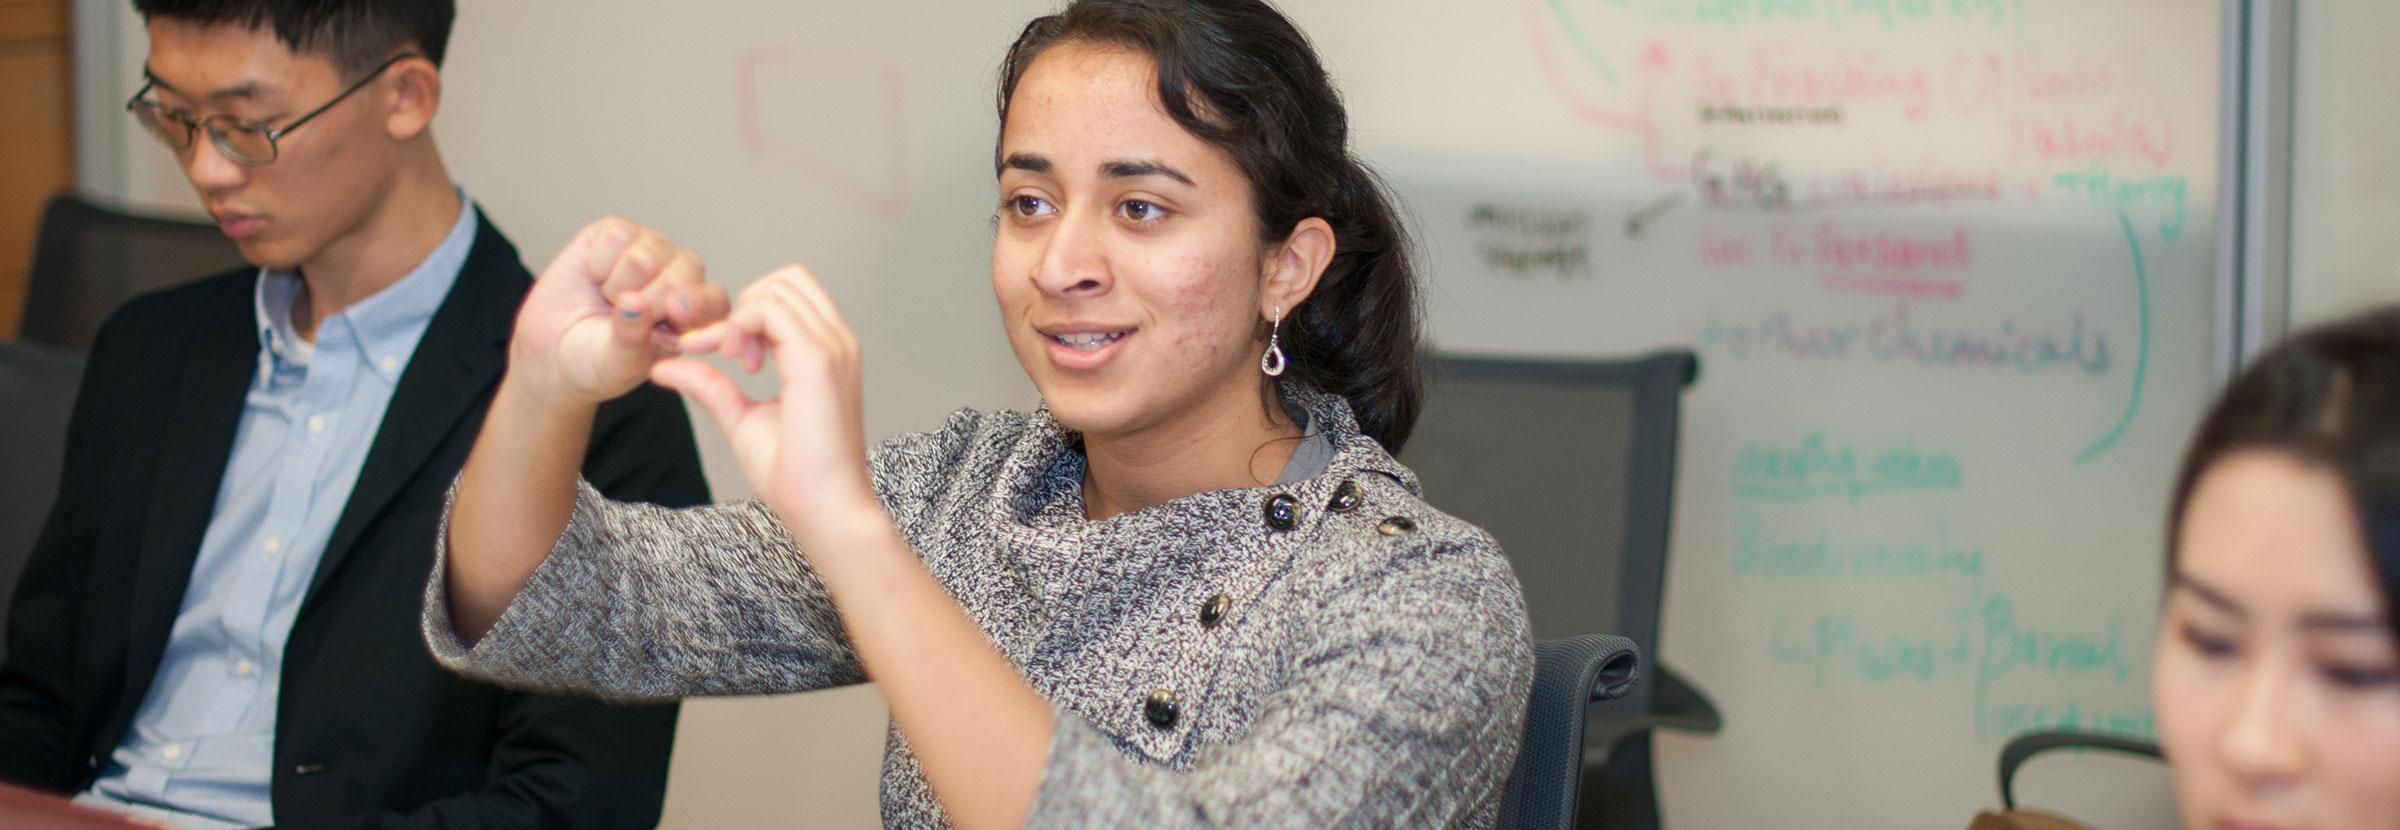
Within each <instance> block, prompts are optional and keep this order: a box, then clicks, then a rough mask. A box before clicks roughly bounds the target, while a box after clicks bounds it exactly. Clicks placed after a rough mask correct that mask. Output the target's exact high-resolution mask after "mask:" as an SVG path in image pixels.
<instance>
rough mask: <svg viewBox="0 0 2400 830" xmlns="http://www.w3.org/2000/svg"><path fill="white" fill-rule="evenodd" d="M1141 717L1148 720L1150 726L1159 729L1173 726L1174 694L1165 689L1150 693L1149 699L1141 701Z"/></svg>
mask: <svg viewBox="0 0 2400 830" xmlns="http://www.w3.org/2000/svg"><path fill="white" fill-rule="evenodd" d="M1142 717H1145V718H1149V719H1150V725H1151V726H1155V727H1158V728H1160V729H1166V728H1169V727H1172V726H1174V725H1175V694H1174V693H1173V692H1169V691H1167V690H1165V689H1159V690H1157V691H1154V692H1151V693H1150V699H1149V700H1145V701H1142Z"/></svg>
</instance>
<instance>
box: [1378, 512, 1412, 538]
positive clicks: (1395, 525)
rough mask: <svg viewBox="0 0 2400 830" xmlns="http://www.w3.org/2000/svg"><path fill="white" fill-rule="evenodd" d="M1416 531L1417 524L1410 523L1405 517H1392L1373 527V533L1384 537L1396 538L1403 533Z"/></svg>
mask: <svg viewBox="0 0 2400 830" xmlns="http://www.w3.org/2000/svg"><path fill="white" fill-rule="evenodd" d="M1416 529H1417V523H1416V522H1413V521H1410V520H1409V518H1408V517H1407V516H1393V517H1391V518H1389V519H1385V520H1383V524H1379V525H1376V526H1375V532H1377V533H1381V534H1383V535H1385V536H1398V535H1400V534H1403V533H1411V532H1415V531H1416Z"/></svg>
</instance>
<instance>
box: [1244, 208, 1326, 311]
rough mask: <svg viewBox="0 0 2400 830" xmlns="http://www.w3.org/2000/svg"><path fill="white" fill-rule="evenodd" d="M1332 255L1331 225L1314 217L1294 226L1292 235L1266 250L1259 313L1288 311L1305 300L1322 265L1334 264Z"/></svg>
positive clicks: (1323, 269) (1321, 274) (1314, 287)
mask: <svg viewBox="0 0 2400 830" xmlns="http://www.w3.org/2000/svg"><path fill="white" fill-rule="evenodd" d="M1333 254H1334V239H1333V226H1332V225H1330V224H1327V223H1326V221H1325V220H1323V219H1320V218H1318V217H1315V216H1311V217H1308V218H1306V219H1302V220H1300V222H1299V223H1298V224H1295V225H1293V226H1292V232H1291V235H1289V236H1286V237H1284V239H1283V242H1282V243H1281V244H1278V245H1276V246H1275V247H1274V248H1272V249H1270V250H1268V252H1267V261H1266V263H1265V267H1264V268H1263V269H1262V270H1263V271H1264V273H1265V274H1266V282H1265V284H1264V285H1263V286H1261V290H1260V291H1259V298H1258V299H1259V303H1260V304H1261V306H1260V308H1259V310H1258V313H1259V316H1261V317H1272V316H1274V314H1275V310H1276V309H1279V308H1280V309H1282V310H1283V313H1285V314H1289V313H1291V310H1292V309H1294V308H1297V307H1299V305H1300V304H1301V303H1302V302H1305V301H1307V300H1308V297H1309V295H1310V294H1314V293H1316V290H1317V280H1319V279H1322V278H1324V276H1325V267H1326V266H1328V265H1331V264H1333Z"/></svg>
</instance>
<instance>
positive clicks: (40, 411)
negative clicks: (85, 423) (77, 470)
mask: <svg viewBox="0 0 2400 830" xmlns="http://www.w3.org/2000/svg"><path fill="white" fill-rule="evenodd" d="M82 377H83V356H82V355H80V354H78V353H76V352H73V351H69V350H66V349H59V348H55V347H50V346H43V345H40V344H34V343H25V342H16V341H0V493H5V494H6V496H4V497H0V620H5V619H7V618H8V600H9V597H11V596H14V595H15V594H16V587H17V574H18V573H19V572H21V571H23V570H24V569H25V558H26V556H28V555H29V554H31V553H33V541H34V537H35V536H36V535H38V534H40V533H41V532H42V522H43V520H44V519H46V518H48V517H49V514H50V505H51V502H53V501H55V500H56V499H57V498H58V474H59V469H60V466H61V465H62V464H63V463H64V460H65V457H66V444H67V441H66V436H67V415H68V413H70V412H71V411H73V410H74V408H75V391H76V387H77V385H78V383H79V382H80V380H81V379H82ZM0 648H4V646H0Z"/></svg>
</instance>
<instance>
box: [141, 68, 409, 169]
mask: <svg viewBox="0 0 2400 830" xmlns="http://www.w3.org/2000/svg"><path fill="white" fill-rule="evenodd" d="M421 57H424V55H420V54H417V53H415V52H402V53H400V54H397V55H393V56H392V57H391V59H389V60H386V61H384V62H383V63H382V64H380V65H378V66H376V67H375V69H374V70H373V71H370V72H368V73H367V74H366V77H363V78H360V79H358V82H357V83H354V84H351V85H350V88H349V89H345V90H342V94H340V95H336V96H333V100H331V101H327V102H325V103H324V105H323V106H319V107H317V108H316V109H313V110H309V111H308V113H307V114H305V115H302V116H300V117H299V118H296V119H293V120H292V123H289V124H285V125H283V126H282V127H281V128H277V129H268V128H267V126H266V125H265V124H260V123H257V122H252V121H244V120H241V119H239V118H235V117H233V116H231V115H227V114H224V113H218V114H216V115H211V116H208V117H206V118H200V119H193V118H192V117H191V116H188V115H184V114H182V113H180V112H174V111H170V110H168V109H167V108H166V106H165V105H164V104H161V103H159V102H158V99H155V98H149V99H145V98H143V97H142V96H143V95H147V94H149V92H150V88H151V87H154V86H157V85H158V78H157V77H155V76H152V75H151V74H150V71H149V70H148V69H144V70H142V77H143V78H144V80H143V82H142V88H141V89H137V90H134V92H133V97H132V98H130V99H127V100H126V101H125V111H126V112H128V113H132V114H133V117H134V118H136V119H139V120H141V121H143V122H144V123H145V124H148V125H153V126H154V127H163V126H166V124H165V123H164V122H162V121H160V120H159V119H161V118H163V119H165V120H167V121H173V122H175V123H177V124H181V125H183V141H181V142H177V141H175V140H174V137H173V136H171V135H168V134H166V133H165V132H163V131H161V130H158V129H152V130H151V133H152V134H154V135H157V136H158V137H159V138H160V139H161V140H164V141H166V143H167V146H169V147H172V148H174V149H175V150H176V151H178V152H181V151H182V150H183V149H184V148H187V147H190V146H192V142H193V141H195V140H197V139H198V138H199V134H200V133H201V132H207V133H208V142H209V143H210V144H214V145H217V151H218V152H221V153H224V154H225V157H226V158H229V159H232V160H233V161H234V163H236V164H241V165H245V166H250V167H257V166H260V165H266V164H272V163H274V161H275V159H276V158H278V157H280V156H281V155H282V154H283V148H282V146H281V144H280V143H279V142H280V140H281V139H282V138H283V137H284V136H287V135H291V134H292V131H293V130H297V129H300V125H302V124H306V123H308V122H309V119H312V118H315V117H317V116H319V115H323V114H325V111H326V110H329V109H333V105H335V104H339V103H341V102H342V101H344V100H346V99H348V98H349V97H350V96H352V95H355V94H357V93H358V91H359V90H362V89H365V88H367V85H368V84H371V83H374V82H375V79H376V78H380V77H383V73H384V72H385V71H386V70H389V69H391V68H392V67H394V66H398V65H400V62H401V61H404V60H408V59H410V58H421ZM144 110H148V111H149V113H148V114H145V113H144V112H143V111H144ZM153 115H155V116H157V117H156V118H154V117H152V116H153ZM227 128H231V129H234V130H240V131H242V132H246V133H251V134H255V135H259V136H263V137H265V138H266V139H267V157H266V158H263V159H254V158H251V157H249V155H248V154H245V153H243V152H241V151H239V150H237V149H235V148H234V147H233V146H232V142H230V141H229V140H227V139H226V132H227Z"/></svg>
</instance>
